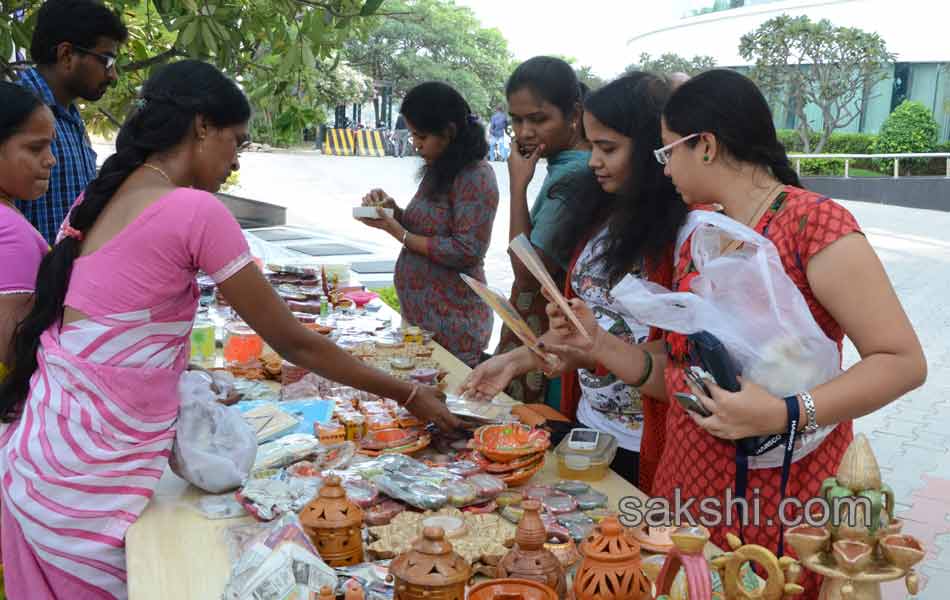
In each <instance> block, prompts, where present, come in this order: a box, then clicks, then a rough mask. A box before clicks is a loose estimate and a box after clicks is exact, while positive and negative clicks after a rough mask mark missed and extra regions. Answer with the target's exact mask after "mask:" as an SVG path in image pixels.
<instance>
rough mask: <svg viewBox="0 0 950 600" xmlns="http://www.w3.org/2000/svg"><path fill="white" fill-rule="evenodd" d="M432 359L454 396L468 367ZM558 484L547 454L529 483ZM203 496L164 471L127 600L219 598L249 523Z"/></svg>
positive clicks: (627, 487)
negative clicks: (202, 509)
mask: <svg viewBox="0 0 950 600" xmlns="http://www.w3.org/2000/svg"><path fill="white" fill-rule="evenodd" d="M433 357H434V358H435V359H436V360H438V361H439V363H440V364H441V365H442V366H443V367H444V368H445V369H446V370H447V371H448V373H449V374H448V375H447V376H446V382H447V383H448V387H447V389H448V390H449V391H455V390H456V389H457V388H458V385H459V384H460V383H461V382H462V380H463V379H464V378H465V376H466V375H467V374H468V372H469V368H468V367H467V366H466V365H465V364H464V363H462V362H461V361H459V360H458V359H457V358H455V357H454V356H452V355H451V354H450V353H449V352H447V351H446V350H445V349H444V348H442V347H441V346H438V345H436V349H435V351H434V352H433ZM558 479H560V477H559V476H558V472H557V459H556V458H555V457H554V456H553V454H550V453H549V456H548V459H547V460H546V461H545V465H544V468H543V469H542V470H541V471H540V472H539V473H538V474H537V475H536V476H535V477H534V478H533V479H532V480H531V482H530V483H531V484H538V483H553V482H555V481H557V480H558ZM592 485H593V486H594V487H595V488H596V489H598V490H600V491H601V492H603V493H605V494H607V496H608V497H609V499H610V502H609V506H611V507H616V506H617V505H618V503H619V502H620V501H621V499H623V498H625V497H627V496H639V497H641V498H642V497H644V496H643V493H642V492H641V491H640V490H638V489H637V488H636V487H634V486H633V485H631V484H629V483H627V482H626V481H625V480H624V479H622V478H621V477H620V476H618V475H617V474H616V473H614V472H613V471H610V472H608V474H607V477H605V478H604V479H603V480H601V481H598V482H595V483H593V484H592ZM202 495H204V492H201V491H200V490H198V489H197V488H195V487H193V486H191V485H189V484H188V483H186V482H185V481H183V480H182V479H179V478H178V477H177V476H175V475H174V474H173V473H171V471H169V470H166V472H165V475H164V476H163V477H162V479H161V481H160V482H159V485H158V489H157V490H156V492H155V496H154V497H153V498H152V501H151V502H149V504H148V507H147V508H146V509H145V512H143V513H142V516H141V517H140V518H139V520H138V521H136V523H135V524H133V525H132V526H131V527H130V528H129V530H128V534H127V535H126V567H127V569H128V585H129V598H130V599H131V600H152V599H155V600H159V599H161V600H165V599H167V598H182V599H185V598H195V599H199V598H200V599H209V600H211V599H216V598H220V597H221V594H222V592H223V591H224V587H225V585H226V583H227V580H228V574H229V570H230V559H229V556H228V547H227V543H226V541H225V535H224V530H225V529H226V528H228V527H230V526H232V525H235V524H237V523H242V522H250V521H251V520H252V518H251V517H243V518H240V519H222V520H209V519H206V518H205V517H204V516H203V515H202V514H201V513H199V512H198V510H197V509H196V508H195V503H196V501H197V500H198V498H200V497H201V496H202Z"/></svg>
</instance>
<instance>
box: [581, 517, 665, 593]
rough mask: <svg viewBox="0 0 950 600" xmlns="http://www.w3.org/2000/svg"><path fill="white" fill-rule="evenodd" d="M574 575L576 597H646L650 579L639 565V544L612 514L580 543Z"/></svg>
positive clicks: (648, 591)
mask: <svg viewBox="0 0 950 600" xmlns="http://www.w3.org/2000/svg"><path fill="white" fill-rule="evenodd" d="M581 555H582V556H583V557H584V560H583V561H582V562H581V565H580V567H578V569H577V574H576V575H574V597H575V598H576V600H646V599H648V598H651V595H650V591H651V590H650V581H649V580H648V579H647V577H646V575H644V574H643V570H642V569H641V566H640V544H638V543H637V541H636V540H635V539H634V538H633V536H632V535H631V534H629V533H628V532H627V531H626V530H625V529H624V528H623V527H622V526H621V525H620V522H619V521H618V520H617V518H616V517H607V518H606V519H604V520H603V521H602V522H601V523H600V525H598V526H597V527H596V529H595V530H594V533H593V535H591V536H590V537H589V538H587V540H586V541H584V543H582V544H581Z"/></svg>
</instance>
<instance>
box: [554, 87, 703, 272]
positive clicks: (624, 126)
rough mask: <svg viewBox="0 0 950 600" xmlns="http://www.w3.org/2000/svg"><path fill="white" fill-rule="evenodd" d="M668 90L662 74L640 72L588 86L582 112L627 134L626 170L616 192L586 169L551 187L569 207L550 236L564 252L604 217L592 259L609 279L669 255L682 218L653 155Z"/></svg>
mask: <svg viewBox="0 0 950 600" xmlns="http://www.w3.org/2000/svg"><path fill="white" fill-rule="evenodd" d="M669 95H670V86H669V83H668V82H667V81H666V80H664V79H661V78H660V77H657V76H656V75H652V74H649V73H643V72H633V73H629V74H627V75H624V76H623V77H620V78H619V79H616V80H614V81H612V82H610V83H608V84H607V85H605V86H603V87H602V88H600V89H598V90H596V91H594V92H591V93H590V94H589V95H588V96H587V98H586V99H585V101H584V110H585V111H587V112H589V113H590V114H591V115H592V116H593V117H594V118H596V119H597V120H598V121H600V122H601V123H603V124H604V125H605V126H606V127H609V128H610V129H612V130H614V131H616V132H617V133H620V134H622V135H624V136H626V137H629V138H630V139H632V140H633V144H632V156H631V161H630V165H631V173H630V176H629V177H628V178H627V180H626V181H625V182H624V186H623V188H622V189H621V190H619V191H618V192H617V193H616V194H610V193H607V192H605V191H604V190H603V188H601V187H600V184H599V183H598V182H597V179H596V178H595V177H594V174H593V173H592V172H591V171H586V172H583V173H579V174H577V175H574V176H571V177H570V178H568V179H565V180H562V181H560V182H558V183H556V184H555V185H554V188H553V189H552V190H551V195H552V196H556V197H558V198H560V199H561V200H562V201H564V202H566V203H568V206H569V207H570V209H569V210H570V215H571V218H570V219H569V220H566V221H565V222H564V223H563V224H562V225H561V227H560V228H559V230H558V233H557V236H556V238H555V243H556V244H558V245H559V246H561V248H562V249H563V250H567V249H568V248H570V250H571V251H573V250H575V249H576V248H575V247H574V245H575V244H576V243H577V240H578V238H579V237H583V236H585V235H586V234H590V233H592V230H593V229H594V227H596V226H599V225H601V224H602V223H606V225H607V237H606V241H605V243H604V244H603V245H601V246H600V248H599V250H598V253H597V255H596V256H595V259H596V260H598V261H599V262H603V263H604V264H605V265H606V273H607V277H608V279H609V281H610V282H611V284H614V283H616V282H618V281H619V280H620V279H622V278H623V276H624V275H626V274H627V273H629V272H630V271H631V270H632V269H635V268H637V267H639V266H640V265H642V264H643V263H644V262H645V261H646V262H647V263H649V264H652V265H656V264H659V263H660V262H662V261H663V260H664V258H665V253H672V249H671V247H670V245H671V244H672V243H673V241H674V240H675V239H676V232H677V231H678V230H679V228H680V226H681V225H682V224H683V221H684V220H685V218H686V212H687V207H686V204H685V203H683V201H682V200H681V199H680V198H679V197H678V196H677V194H676V190H675V188H674V187H673V183H672V182H671V181H670V178H669V177H666V176H665V175H664V174H663V167H662V166H661V165H660V164H659V163H658V162H657V161H656V158H655V157H654V156H653V150H654V149H656V148H658V147H660V146H661V145H662V144H661V142H660V115H661V114H662V111H663V106H664V104H665V103H666V101H667V99H668V98H669Z"/></svg>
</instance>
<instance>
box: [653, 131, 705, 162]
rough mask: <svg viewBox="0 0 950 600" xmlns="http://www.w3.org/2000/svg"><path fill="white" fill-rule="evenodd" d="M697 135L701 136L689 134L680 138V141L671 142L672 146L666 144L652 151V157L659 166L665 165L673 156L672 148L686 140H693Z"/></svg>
mask: <svg viewBox="0 0 950 600" xmlns="http://www.w3.org/2000/svg"><path fill="white" fill-rule="evenodd" d="M698 135H701V134H699V133H691V134H689V135H688V136H686V137H681V138H680V139H678V140H676V141H675V142H673V143H672V144H668V145H666V146H663V147H662V148H658V149H656V150H654V151H653V156H654V157H655V158H656V162H658V163H660V164H661V165H666V164H667V163H669V162H670V157H671V156H672V155H673V148H675V147H677V146H678V145H680V144H682V143H683V142H685V141H686V140H691V139H693V138H694V137H696V136H698Z"/></svg>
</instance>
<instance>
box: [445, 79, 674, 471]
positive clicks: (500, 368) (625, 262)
mask: <svg viewBox="0 0 950 600" xmlns="http://www.w3.org/2000/svg"><path fill="white" fill-rule="evenodd" d="M669 94H670V87H669V85H668V83H667V82H666V81H664V80H662V79H660V78H659V77H656V76H655V75H650V74H647V73H632V74H629V75H626V76H624V77H621V78H620V79H617V80H616V81H613V82H611V83H609V84H607V85H606V86H604V87H602V88H600V89H599V90H597V91H595V92H593V93H591V94H590V95H589V96H588V97H587V98H586V99H585V101H584V128H585V130H586V132H587V137H588V139H589V140H590V142H591V144H592V146H593V150H592V152H591V157H590V161H589V169H588V170H587V171H586V172H585V173H582V174H577V175H573V176H570V177H567V178H565V179H564V180H562V181H561V182H559V183H557V184H555V187H554V190H553V192H552V193H554V194H557V195H558V196H559V197H564V198H567V199H568V200H567V202H568V204H567V209H568V210H569V211H570V214H571V219H570V221H569V222H566V223H562V224H561V226H560V228H559V230H558V231H557V232H555V238H554V239H555V240H556V243H557V244H558V245H562V244H563V245H567V246H568V247H570V246H574V247H575V250H574V254H573V259H572V260H571V261H570V265H569V269H568V276H567V286H566V291H567V295H568V296H577V297H579V298H580V299H582V300H583V301H584V302H586V303H587V304H588V305H590V306H591V307H592V309H593V314H594V316H595V318H596V320H597V322H598V323H599V324H600V326H602V327H604V328H605V329H606V330H608V331H610V332H611V334H612V335H614V336H616V338H617V339H618V340H621V341H622V343H626V344H630V345H633V344H637V343H639V342H642V341H644V340H646V339H647V338H649V337H650V334H651V332H650V330H649V328H648V327H646V326H644V325H643V324H641V323H639V322H637V321H636V319H634V317H633V315H631V314H630V313H629V312H628V311H626V310H625V309H624V307H623V306H621V305H620V304H618V303H617V302H616V301H614V300H613V299H612V298H611V296H610V289H611V288H612V287H613V286H614V285H615V284H616V283H617V282H618V281H619V280H620V279H622V278H623V277H624V276H625V275H627V274H628V273H637V274H639V275H640V276H642V277H646V278H649V279H651V280H653V281H656V282H658V283H660V284H661V285H667V286H668V285H670V283H671V282H670V280H669V277H670V274H671V272H672V261H671V257H672V246H673V239H674V237H675V236H676V232H677V230H678V229H679V227H680V225H681V224H682V223H683V220H684V217H685V215H686V206H685V205H684V204H683V203H682V202H679V201H678V200H677V198H676V193H675V191H674V190H673V186H672V184H671V182H670V180H669V178H667V177H665V176H664V175H663V168H662V167H661V166H660V165H659V164H657V163H656V161H655V160H654V157H653V148H654V147H655V146H656V145H657V144H658V143H659V140H660V111H661V109H662V107H663V104H664V103H665V102H666V100H667V98H668V97H669ZM578 237H580V238H581V240H580V243H578ZM653 333H654V335H653V337H654V338H655V337H657V334H658V332H653ZM562 357H563V358H564V364H562V365H561V368H562V372H563V375H562V381H563V382H564V385H563V386H562V393H561V412H563V413H564V414H565V415H568V416H569V417H571V418H576V420H577V421H578V422H580V423H581V424H582V425H583V426H584V427H588V428H593V429H597V430H599V431H604V432H609V433H611V434H612V435H613V436H614V437H616V438H617V442H618V444H619V446H620V450H619V451H618V453H617V457H616V458H615V459H614V461H613V463H612V464H611V468H612V469H613V470H614V471H616V472H617V473H618V474H620V475H621V476H622V477H624V478H625V479H627V480H628V481H630V482H631V483H633V484H635V485H639V486H640V487H641V489H644V490H649V489H650V486H651V482H652V479H653V473H654V471H655V468H656V464H657V462H658V460H659V452H660V449H661V447H662V434H663V427H664V414H665V410H666V409H665V403H661V402H657V401H656V400H653V399H650V398H645V397H643V396H642V395H641V394H640V391H639V390H638V389H637V387H636V386H634V385H629V384H628V383H625V382H624V381H622V380H620V379H619V378H618V377H617V376H616V375H614V374H613V373H611V372H609V371H608V370H606V369H604V368H603V367H602V366H601V365H599V364H598V362H597V361H594V360H589V356H585V355H584V354H583V353H579V352H577V353H566V354H565V353H562ZM543 367H544V365H542V364H541V362H540V361H539V360H538V358H537V357H536V355H535V354H534V353H533V352H531V351H530V350H528V349H527V348H525V347H523V346H522V347H519V348H518V349H515V350H511V351H509V352H507V353H505V354H501V355H498V356H495V357H494V358H492V359H490V360H488V361H486V362H485V363H482V364H481V365H479V366H478V368H476V369H475V371H474V372H473V373H471V375H470V376H469V378H468V379H467V381H466V382H465V383H464V384H463V389H466V390H470V391H472V392H474V393H475V394H476V395H478V396H484V397H488V398H490V397H492V396H494V395H495V394H497V393H498V392H499V391H501V390H502V389H504V387H505V386H506V385H508V383H509V382H510V381H511V380H512V379H513V378H514V377H516V376H517V375H519V374H521V373H524V372H527V371H529V370H531V369H541V368H543Z"/></svg>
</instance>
